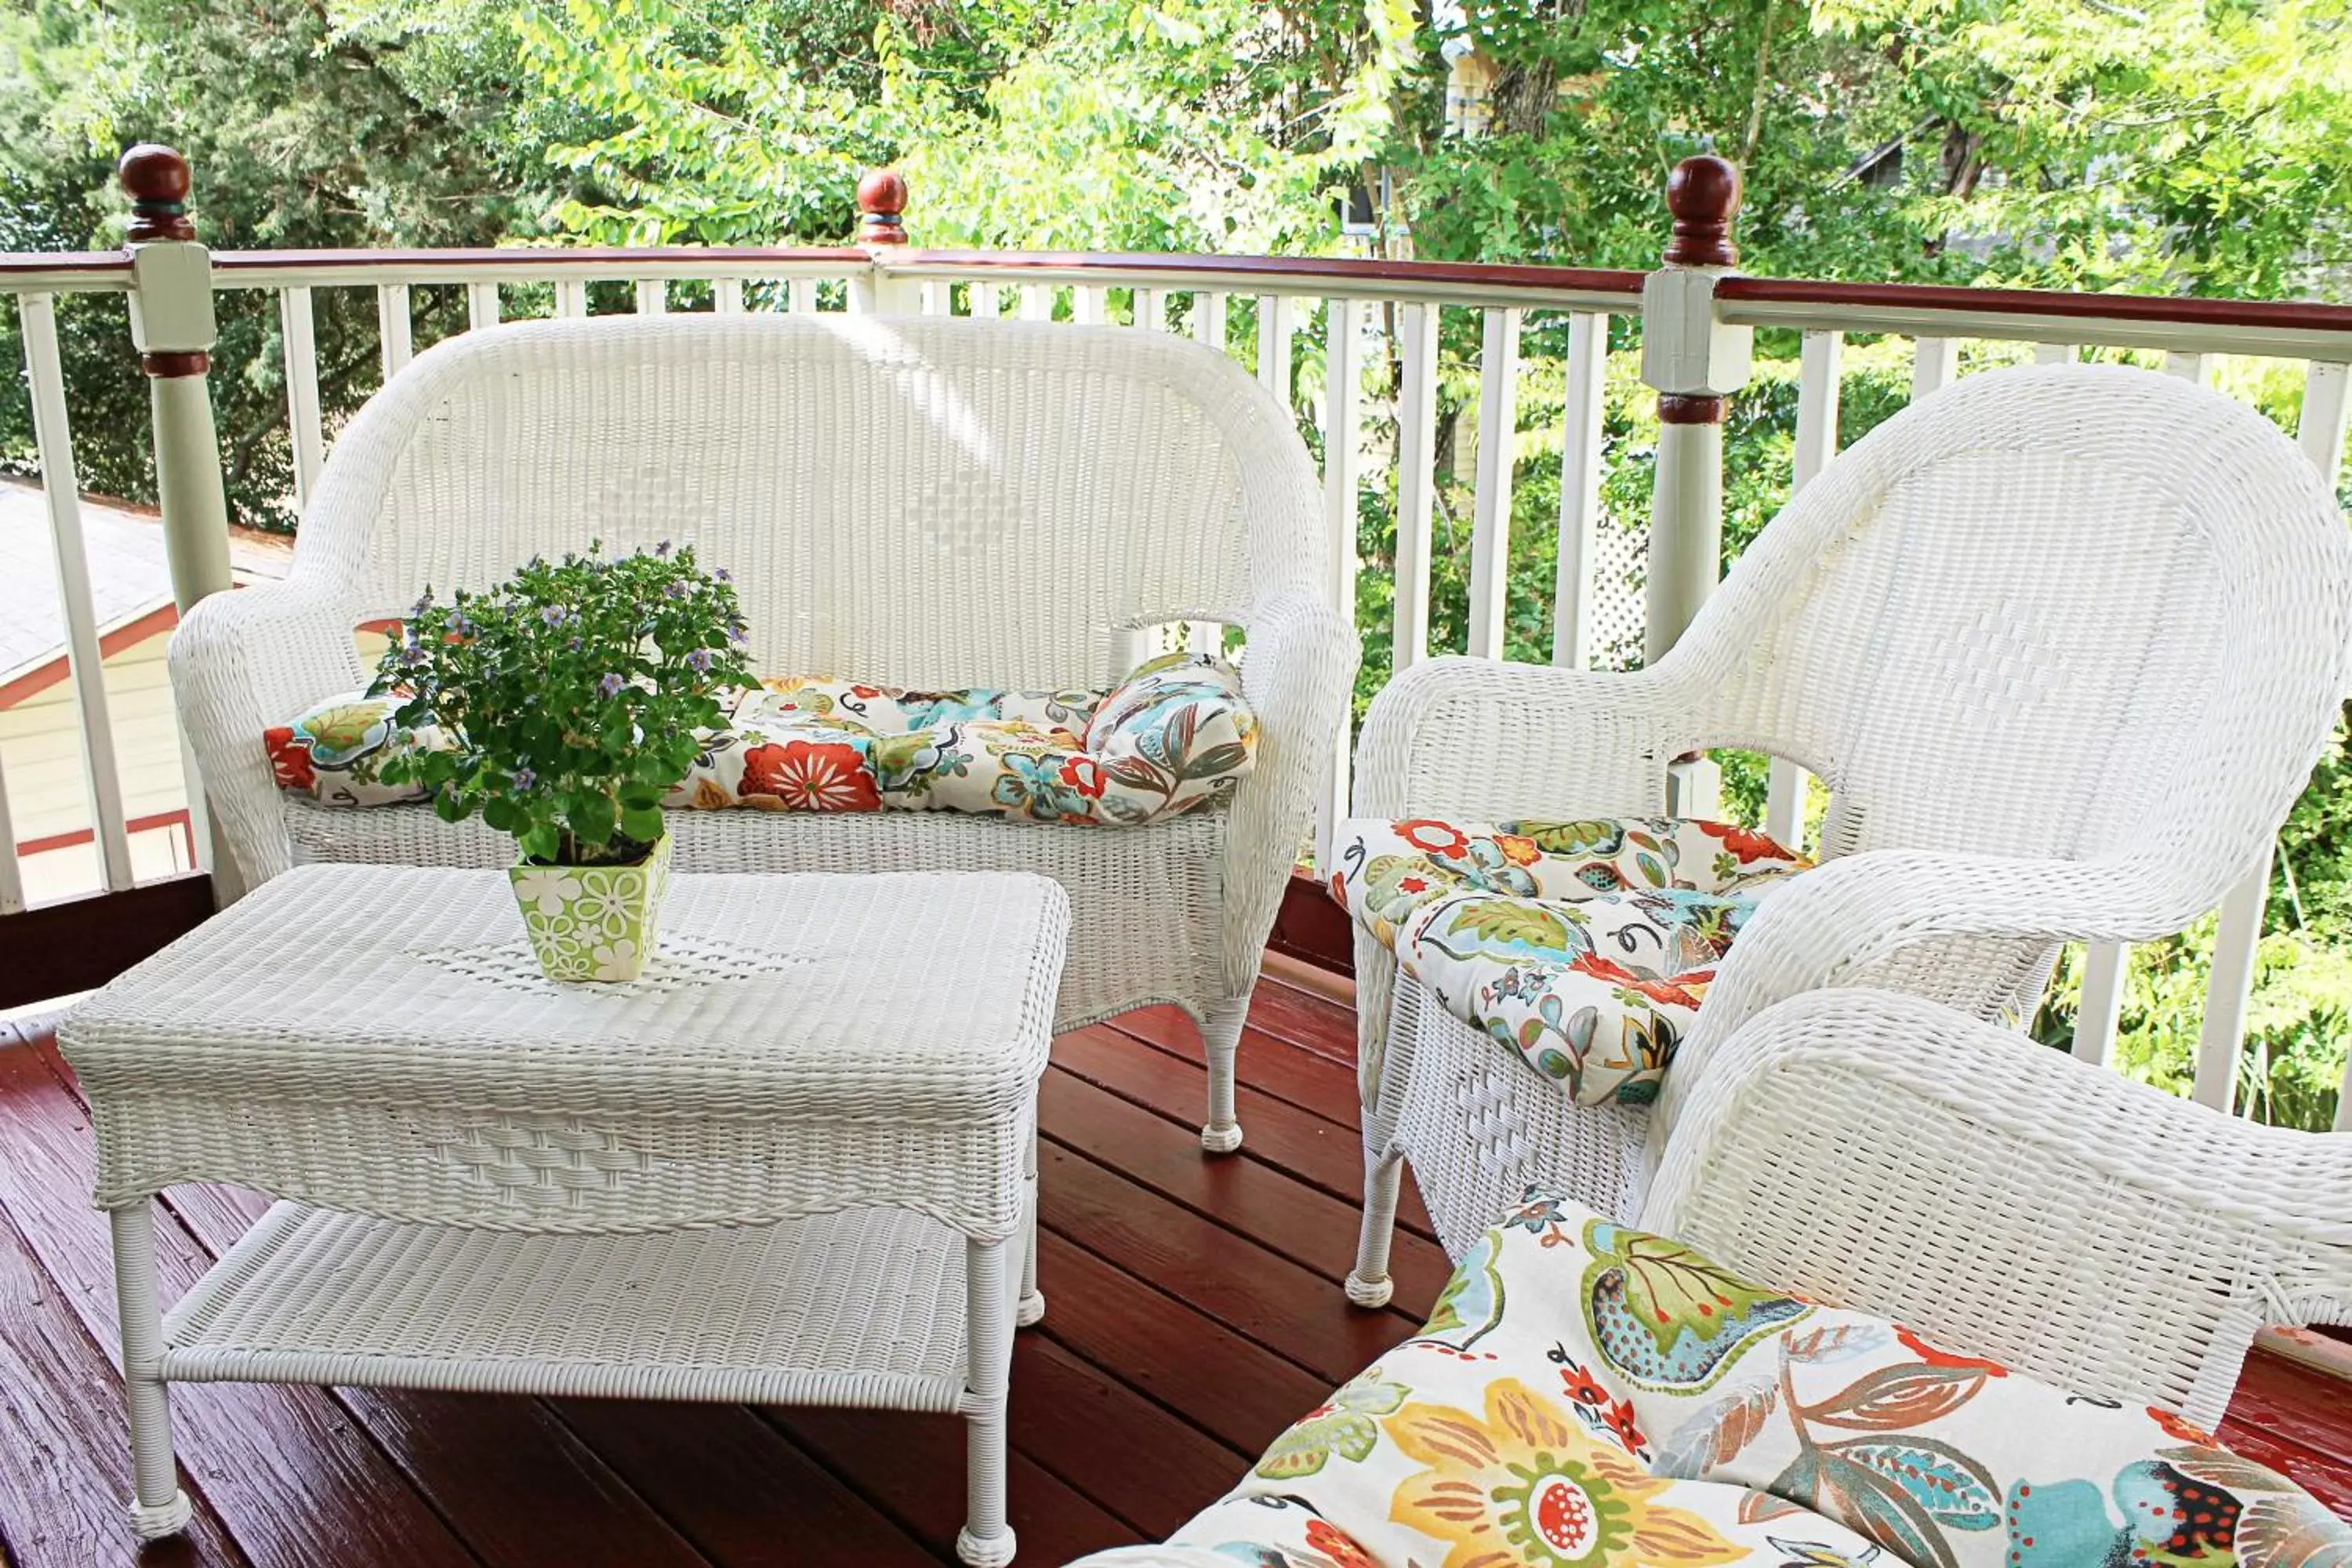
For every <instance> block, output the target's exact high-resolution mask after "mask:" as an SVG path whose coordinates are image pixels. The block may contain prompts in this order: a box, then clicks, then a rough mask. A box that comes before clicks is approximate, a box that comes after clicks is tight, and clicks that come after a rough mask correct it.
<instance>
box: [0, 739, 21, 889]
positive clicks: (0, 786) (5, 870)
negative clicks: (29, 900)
mask: <svg viewBox="0 0 2352 1568" xmlns="http://www.w3.org/2000/svg"><path fill="white" fill-rule="evenodd" d="M24 907H25V873H24V870H23V868H20V867H19V866H18V865H17V864H16V822H15V820H14V819H13V818H11V817H10V816H9V815H8V775H7V770H6V769H5V768H0V915H13V914H16V913H18V912H19V911H21V910H23V909H24Z"/></svg>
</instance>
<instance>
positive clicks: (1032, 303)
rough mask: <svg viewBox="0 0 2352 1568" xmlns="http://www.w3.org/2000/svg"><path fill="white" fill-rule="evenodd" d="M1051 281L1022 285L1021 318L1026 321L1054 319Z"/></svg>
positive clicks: (1053, 289) (1053, 293)
mask: <svg viewBox="0 0 2352 1568" xmlns="http://www.w3.org/2000/svg"><path fill="white" fill-rule="evenodd" d="M1055 292H1056V290H1055V288H1054V286H1053V285H1052V284H1051V283H1024V284H1023V285H1021V319H1022V320H1023V321H1052V320H1053V319H1054V295H1055Z"/></svg>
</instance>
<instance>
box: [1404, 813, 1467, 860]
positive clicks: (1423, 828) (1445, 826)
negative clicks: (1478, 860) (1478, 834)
mask: <svg viewBox="0 0 2352 1568" xmlns="http://www.w3.org/2000/svg"><path fill="white" fill-rule="evenodd" d="M1396 830H1397V832H1398V833H1399V834H1400V835H1402V837H1403V838H1404V841H1405V842H1406V843H1407V844H1410V845H1412V847H1414V848H1415V849H1420V850H1423V851H1426V852H1427V853H1429V854H1432V855H1443V856H1445V857H1447V858H1451V859H1459V858H1462V857H1463V856H1464V855H1466V854H1468V853H1469V850H1470V840H1469V839H1467V838H1465V837H1463V834H1462V830H1461V829H1460V828H1458V827H1456V826H1454V825H1453V824H1452V823H1450V822H1440V821H1438V820H1437V819H1436V818H1435V817H1430V816H1415V817H1410V818H1408V819H1406V820H1405V821H1403V822H1400V823H1398V824H1397V825H1396Z"/></svg>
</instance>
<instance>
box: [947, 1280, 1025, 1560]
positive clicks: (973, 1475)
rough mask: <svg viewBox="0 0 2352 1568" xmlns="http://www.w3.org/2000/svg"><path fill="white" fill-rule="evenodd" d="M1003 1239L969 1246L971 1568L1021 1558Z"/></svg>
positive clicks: (964, 1539)
mask: <svg viewBox="0 0 2352 1568" xmlns="http://www.w3.org/2000/svg"><path fill="white" fill-rule="evenodd" d="M1005 1252H1006V1247H1005V1245H1004V1241H1003V1238H1002V1237H1000V1238H998V1239H995V1240H992V1241H981V1240H978V1239H976V1238H974V1239H967V1240H966V1241H965V1242H964V1310H965V1311H966V1313H967V1314H968V1316H967V1319H966V1321H965V1328H964V1363H965V1371H964V1382H965V1393H964V1418H965V1421H966V1423H967V1429H966V1431H965V1434H964V1476H965V1479H964V1485H965V1499H964V1524H963V1529H962V1530H961V1531H959V1532H958V1533H957V1535H956V1555H957V1556H958V1557H961V1559H963V1561H964V1562H966V1563H970V1564H971V1568H1003V1565H1004V1564H1005V1563H1010V1562H1012V1561H1013V1527H1012V1526H1011V1525H1010V1524H1008V1523H1006V1522H1005V1518H1004V1403H1005V1390H1006V1386H1007V1384H1009V1383H1010V1382H1011V1380H1012V1374H1013V1292H1012V1289H1011V1288H1010V1287H1011V1285H1012V1281H1011V1280H1010V1279H1007V1278H1006V1268H1005V1265H1006V1263H1007V1261H1008V1260H1007V1258H1006V1257H1005Z"/></svg>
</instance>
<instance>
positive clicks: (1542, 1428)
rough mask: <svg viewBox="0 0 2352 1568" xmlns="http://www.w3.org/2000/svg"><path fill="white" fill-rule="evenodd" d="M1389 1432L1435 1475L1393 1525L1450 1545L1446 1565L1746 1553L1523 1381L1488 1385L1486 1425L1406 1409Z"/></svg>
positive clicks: (1411, 1485)
mask: <svg viewBox="0 0 2352 1568" xmlns="http://www.w3.org/2000/svg"><path fill="white" fill-rule="evenodd" d="M1383 1425H1384V1426H1387V1428H1388V1433H1389V1436H1391V1438H1393V1439H1394V1440H1395V1442H1396V1446H1397V1447H1399V1448H1400V1449H1402V1451H1403V1452H1404V1455H1405V1457H1406V1458H1410V1459H1412V1460H1413V1461H1414V1462H1415V1463H1417V1464H1423V1465H1426V1466H1428V1467H1429V1468H1427V1469H1425V1470H1423V1471H1422V1472H1421V1473H1420V1474H1419V1475H1416V1476H1413V1477H1411V1478H1410V1479H1407V1480H1406V1481H1405V1482H1404V1484H1403V1485H1402V1486H1400V1487H1398V1488H1397V1490H1396V1497H1395V1498H1394V1500H1392V1501H1391V1504H1390V1517H1391V1519H1393V1520H1394V1521H1396V1522H1397V1523H1399V1524H1402V1525H1405V1526H1408V1527H1410V1528H1411V1529H1413V1530H1417V1531H1421V1532H1422V1533H1423V1534H1424V1535H1427V1536H1430V1537H1432V1538H1433V1539H1435V1540H1438V1541H1444V1542H1451V1543H1452V1545H1453V1550H1452V1551H1451V1552H1447V1553H1446V1557H1445V1562H1444V1568H1602V1565H1604V1564H1611V1565H1615V1564H1624V1565H1631V1564H1634V1563H1641V1564H1645V1565H1656V1568H1667V1565H1675V1568H1682V1565H1688V1568H1705V1565H1706V1564H1711V1563H1733V1562H1737V1561H1738V1560H1739V1559H1740V1558H1741V1557H1744V1556H1746V1555H1747V1554H1748V1549H1747V1548H1745V1547H1743V1546H1738V1545H1735V1544H1734V1543H1733V1542H1730V1541H1727V1540H1726V1539H1725V1538H1724V1537H1723V1536H1722V1535H1720V1534H1718V1533H1717V1531H1716V1529H1715V1527H1714V1526H1713V1525H1711V1524H1709V1523H1708V1522H1707V1521H1706V1520H1704V1519H1702V1518H1700V1517H1699V1516H1698V1515H1697V1514H1695V1513H1692V1512H1690V1511H1688V1510H1684V1509H1678V1508H1666V1507H1663V1506H1660V1505H1657V1504H1655V1503H1654V1502H1653V1501H1652V1499H1654V1497H1656V1496H1657V1494H1658V1493H1660V1492H1662V1491H1664V1490H1665V1489H1667V1488H1669V1487H1671V1486H1673V1485H1674V1482H1673V1481H1672V1480H1670V1479H1667V1478H1665V1477H1664V1476H1653V1475H1651V1474H1650V1473H1649V1472H1648V1471H1646V1470H1644V1469H1643V1468H1642V1467H1641V1465H1640V1463H1639V1462H1638V1461H1636V1460H1635V1459H1634V1458H1633V1456H1632V1455H1630V1454H1627V1453H1626V1452H1624V1451H1623V1450H1622V1449H1621V1448H1618V1447H1614V1446H1613V1445H1611V1444H1607V1443H1603V1442H1601V1441H1599V1440H1598V1439H1596V1438H1594V1437H1592V1436H1589V1435H1587V1434H1586V1432H1585V1431H1584V1430H1583V1428H1582V1427H1580V1426H1578V1425H1577V1424H1576V1423H1575V1422H1574V1421H1573V1420H1572V1419H1570V1416H1569V1415H1567V1414H1566V1413H1565V1412H1564V1411H1562V1410H1561V1409H1560V1408H1559V1406H1558V1405H1554V1404H1553V1403H1552V1402H1551V1401H1550V1400H1549V1399H1547V1398H1545V1397H1544V1396H1543V1395H1542V1394H1538V1393H1537V1392H1536V1391H1535V1390H1534V1389H1532V1388H1529V1387H1528V1385H1527V1384H1523V1383H1521V1382H1519V1381H1518V1380H1517V1379H1516V1378H1502V1379H1499V1380H1497V1381H1496V1382H1494V1383H1490V1384H1487V1385H1486V1418H1485V1419H1484V1420H1481V1419H1479V1417H1478V1416H1476V1415H1473V1414H1471V1413H1470V1412H1469V1411H1466V1410H1455V1409H1453V1408H1451V1407H1449V1406H1446V1405H1406V1406H1405V1407H1404V1408H1403V1409H1402V1410H1400V1411H1398V1412H1397V1413H1396V1414H1395V1415H1391V1416H1390V1417H1389V1418H1388V1420H1387V1421H1386V1422H1384V1423H1383Z"/></svg>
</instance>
